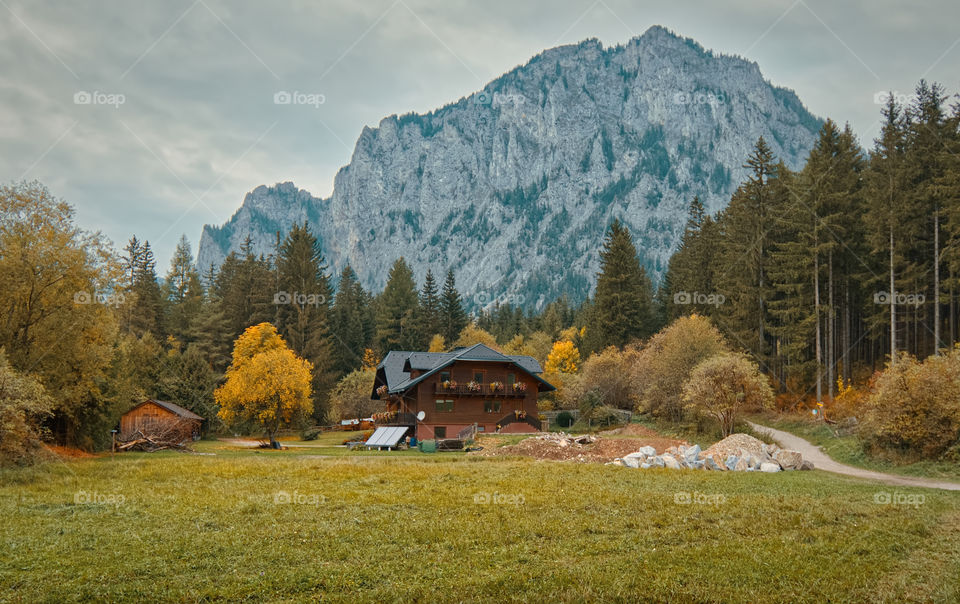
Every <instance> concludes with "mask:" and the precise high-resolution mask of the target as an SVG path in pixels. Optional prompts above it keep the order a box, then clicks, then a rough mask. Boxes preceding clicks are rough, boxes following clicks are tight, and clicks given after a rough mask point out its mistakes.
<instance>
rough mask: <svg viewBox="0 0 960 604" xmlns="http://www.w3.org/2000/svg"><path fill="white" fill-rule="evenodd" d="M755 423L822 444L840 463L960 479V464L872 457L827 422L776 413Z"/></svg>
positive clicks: (917, 474)
mask: <svg viewBox="0 0 960 604" xmlns="http://www.w3.org/2000/svg"><path fill="white" fill-rule="evenodd" d="M753 421H755V422H756V423H758V424H763V425H766V426H770V427H771V428H777V429H778V430H783V431H785V432H790V433H792V434H796V435H797V436H799V437H801V438H805V439H806V440H808V441H810V442H812V443H813V444H815V445H818V446H819V447H820V448H821V449H822V450H823V452H824V453H826V454H827V455H829V456H830V457H831V458H833V459H834V460H836V461H838V462H840V463H845V464H849V465H851V466H857V467H861V468H866V469H868V470H876V471H878V472H890V473H892V474H902V475H904V476H923V477H927V478H942V479H944V480H960V464H956V463H950V462H942V461H919V462H913V463H903V464H897V463H893V462H891V461H889V460H883V459H877V458H876V457H870V456H868V455H867V454H866V453H865V452H864V450H863V448H862V447H861V446H860V441H859V440H858V439H857V437H856V435H853V434H847V435H842V436H837V435H836V434H835V433H834V428H832V427H830V426H828V425H827V424H824V423H823V422H819V421H812V420H808V419H805V418H802V417H799V416H796V415H782V416H781V415H773V414H765V415H763V416H757V417H755V418H753Z"/></svg>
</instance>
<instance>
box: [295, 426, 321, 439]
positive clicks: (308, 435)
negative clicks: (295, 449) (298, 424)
mask: <svg viewBox="0 0 960 604" xmlns="http://www.w3.org/2000/svg"><path fill="white" fill-rule="evenodd" d="M322 433H323V428H320V427H314V428H306V429H304V430H303V432H301V433H300V440H317V437H319V436H320V435H321V434H322Z"/></svg>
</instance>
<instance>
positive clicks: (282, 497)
mask: <svg viewBox="0 0 960 604" xmlns="http://www.w3.org/2000/svg"><path fill="white" fill-rule="evenodd" d="M326 502H327V496H326V495H321V494H320V493H301V492H300V491H293V492H292V493H291V492H290V491H277V492H276V493H274V494H273V503H274V504H276V505H288V504H290V505H320V504H321V503H326Z"/></svg>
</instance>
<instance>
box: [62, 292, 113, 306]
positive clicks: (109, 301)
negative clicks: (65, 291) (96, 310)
mask: <svg viewBox="0 0 960 604" xmlns="http://www.w3.org/2000/svg"><path fill="white" fill-rule="evenodd" d="M125 300H126V298H125V297H124V295H123V294H122V293H120V292H116V293H109V294H107V293H103V292H92V293H91V292H88V291H78V292H75V293H74V294H73V303H74V304H103V305H104V306H114V307H116V306H120V305H121V304H123V303H124V301H125Z"/></svg>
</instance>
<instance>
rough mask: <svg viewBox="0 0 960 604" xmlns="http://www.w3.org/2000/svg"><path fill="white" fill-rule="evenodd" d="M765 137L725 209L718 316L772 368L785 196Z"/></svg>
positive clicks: (724, 328)
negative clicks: (778, 232) (775, 238)
mask: <svg viewBox="0 0 960 604" xmlns="http://www.w3.org/2000/svg"><path fill="white" fill-rule="evenodd" d="M774 160H775V158H774V156H773V152H772V151H771V150H770V147H769V146H768V145H767V143H766V141H765V140H763V137H760V138H759V139H758V140H757V143H756V145H755V147H754V150H753V152H752V153H751V154H750V157H749V158H748V159H747V163H746V164H744V168H747V169H748V170H749V172H748V176H747V180H746V182H744V183H743V184H742V185H740V187H739V188H738V189H737V191H736V192H735V193H734V194H733V197H732V198H731V199H730V205H728V206H727V208H726V210H724V212H723V213H722V215H721V216H722V225H721V229H722V233H723V234H722V238H723V246H722V249H721V255H722V258H721V261H720V265H721V266H720V268H719V270H718V271H717V273H716V274H715V277H714V278H715V280H716V282H717V286H718V288H719V289H720V290H721V294H722V295H723V296H724V304H723V305H722V306H721V307H720V308H721V312H720V313H718V314H717V320H718V323H719V326H720V327H721V330H722V331H723V332H724V334H725V335H727V336H728V337H730V338H731V339H732V340H733V342H734V343H735V344H737V345H739V346H743V347H744V348H746V349H747V350H749V351H750V352H751V353H752V354H753V356H754V358H755V359H756V360H757V361H759V362H760V363H761V364H762V366H763V367H764V369H767V370H769V368H770V355H771V351H772V348H773V346H772V341H771V334H770V332H769V322H770V317H769V308H768V303H769V301H770V299H771V296H772V294H773V287H772V284H771V283H770V279H769V277H768V275H767V271H768V268H769V266H768V265H769V261H770V251H771V248H772V240H771V229H772V228H773V225H774V219H775V216H776V211H777V209H778V206H779V205H782V203H783V202H784V200H783V199H776V198H775V197H774V193H773V187H772V186H771V180H775V179H776V177H777V174H776V164H775V163H774Z"/></svg>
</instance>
